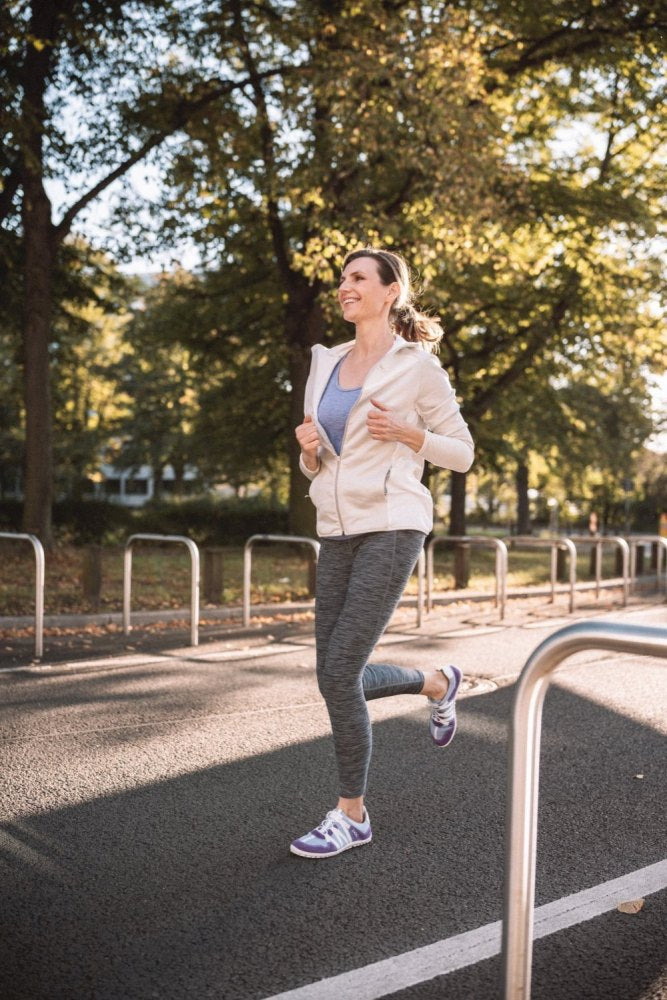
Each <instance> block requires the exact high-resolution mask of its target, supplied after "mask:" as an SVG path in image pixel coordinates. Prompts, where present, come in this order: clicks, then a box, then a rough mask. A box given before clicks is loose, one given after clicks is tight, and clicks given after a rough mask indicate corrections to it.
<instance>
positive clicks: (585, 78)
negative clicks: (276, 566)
mask: <svg viewBox="0 0 667 1000" xmlns="http://www.w3.org/2000/svg"><path fill="white" fill-rule="evenodd" d="M662 28H663V19H662V17H661V14H660V12H657V13H656V12H655V11H645V10H643V9H637V8H632V9H630V8H629V7H628V8H626V7H625V6H623V5H616V4H614V5H612V4H608V5H605V4H598V3H594V2H592V0H591V2H580V3H578V4H575V5H574V6H573V7H572V8H568V10H567V11H566V12H564V11H563V9H562V5H559V4H556V3H553V4H548V5H541V6H540V15H539V18H538V17H537V16H536V14H535V8H534V7H533V5H530V4H524V3H521V4H518V5H517V4H510V3H507V2H498V3H487V2H480V3H477V4H472V5H469V4H463V3H461V4H460V5H455V4H447V5H435V6H433V5H429V6H427V5H421V4H411V5H391V6H390V5H388V4H382V5H377V4H370V3H368V4H366V3H361V4H357V5H355V7H354V9H352V8H347V7H346V6H345V5H342V6H339V7H332V6H331V5H329V4H326V5H325V4H317V3H309V4H302V5H297V6H296V7H294V8H292V7H288V6H287V5H282V4H279V3H276V4H273V5H267V4H262V5H259V4H250V5H241V4H240V3H238V2H230V3H229V4H227V5H225V6H224V8H222V11H221V13H220V14H218V13H214V14H211V16H210V18H209V19H208V21H207V29H206V33H205V35H203V36H202V35H199V36H196V37H195V38H194V39H193V44H194V45H195V46H197V48H198V49H201V48H202V46H203V47H204V48H206V46H207V45H208V46H211V47H212V48H211V49H210V51H211V52H213V51H215V53H216V55H217V57H219V58H223V59H227V60H228V61H229V63H230V64H235V65H237V66H239V67H242V69H243V72H244V73H245V74H246V75H247V79H248V81H249V83H248V86H247V87H245V88H244V89H243V90H239V91H238V92H237V93H236V94H235V95H234V100H233V101H230V102H229V105H228V108H227V112H228V113H227V114H226V115H225V116H224V118H222V119H218V120H213V119H212V118H207V119H200V120H198V121H197V122H196V123H193V127H192V128H189V129H188V132H189V136H190V143H189V145H188V146H187V147H184V149H183V153H182V156H181V157H180V158H179V159H178V160H177V162H176V163H175V166H174V170H173V172H172V181H173V184H174V191H173V193H171V194H170V195H169V197H168V199H167V200H166V202H165V205H164V207H165V209H166V210H167V211H169V207H170V204H171V205H178V208H179V213H181V217H182V207H183V205H184V204H188V205H189V206H190V207H191V209H192V211H193V212H194V211H195V210H199V212H200V217H201V221H200V224H199V229H198V237H199V239H200V240H201V243H202V245H203V246H204V247H205V248H206V252H207V253H209V254H215V255H216V256H218V258H219V259H220V261H221V269H220V276H221V280H222V281H223V283H224V282H225V281H226V282H227V283H228V285H229V286H231V293H230V297H229V299H228V302H227V311H228V313H232V314H233V312H234V309H235V305H236V301H237V299H236V296H235V293H234V290H233V282H234V276H235V275H236V274H238V275H242V282H243V286H244V287H247V286H248V285H250V286H253V287H254V289H255V292H256V293H257V294H266V296H267V297H266V298H265V299H264V304H265V305H266V308H267V313H268V316H270V317H271V321H272V320H273V317H274V316H275V315H276V313H279V314H280V320H279V323H280V330H281V339H282V349H283V350H285V349H286V352H287V354H286V370H285V383H286V384H288V385H289V386H290V388H291V405H290V412H289V419H288V421H287V426H285V427H284V428H283V433H284V434H285V437H286V439H287V440H288V442H289V445H290V465H291V483H292V486H291V497H290V509H291V526H292V529H293V530H295V531H304V530H308V528H309V527H310V526H311V516H312V510H311V508H310V506H309V505H308V504H307V502H306V503H305V505H304V493H305V490H304V486H303V481H302V479H301V476H300V473H298V472H297V470H296V464H297V457H298V456H297V450H296V444H295V442H294V441H293V436H292V432H291V428H292V427H293V426H294V425H295V424H296V423H298V422H299V421H300V419H301V413H302V398H303V388H304V382H305V376H306V372H307V367H308V362H309V351H310V347H311V345H312V344H313V343H314V342H316V341H323V342H329V340H330V339H333V338H336V337H339V336H340V334H341V333H342V330H341V328H340V325H339V324H338V323H337V322H336V321H335V319H334V318H333V316H332V311H331V306H330V301H331V298H330V294H331V290H332V286H333V284H334V281H335V270H336V264H337V263H338V261H339V260H340V257H341V256H342V254H343V252H344V250H345V249H347V248H348V247H349V245H350V242H354V241H355V240H356V241H358V242H359V243H363V242H365V241H367V240H369V241H378V242H382V243H385V244H389V245H392V246H394V247H396V248H398V249H404V250H405V251H406V252H407V255H408V256H409V257H410V258H411V259H412V261H413V262H414V263H415V264H416V265H417V266H418V268H419V270H420V273H421V276H422V279H423V282H424V286H425V290H426V294H427V299H428V300H429V301H430V303H431V304H432V305H433V306H434V308H435V309H436V310H438V311H439V312H440V313H441V314H442V315H443V318H444V319H445V325H446V328H447V339H446V343H445V350H444V352H443V360H444V363H445V365H446V366H447V367H448V368H449V370H450V372H451V374H452V376H453V379H454V382H455V385H456V387H457V389H458V391H459V394H460V396H461V397H462V399H463V402H464V412H465V415H466V417H467V418H468V419H469V420H470V422H471V424H472V425H473V429H474V432H475V434H476V436H477V438H478V440H479V444H480V448H479V452H480V455H481V457H482V460H488V456H489V454H490V453H491V450H492V449H493V447H494V446H495V444H496V440H497V437H498V431H499V429H500V425H499V424H498V422H497V420H495V417H494V412H497V408H498V406H499V402H500V400H502V399H504V398H505V397H506V396H507V395H508V394H511V393H514V392H516V391H519V392H520V389H519V387H520V386H521V384H522V380H524V379H525V378H528V377H529V376H530V373H531V370H532V369H533V368H534V367H535V365H536V363H538V362H540V361H541V360H542V361H545V362H546V361H547V359H551V362H553V364H556V360H557V358H558V354H559V351H561V352H562V351H567V350H575V351H576V350H580V349H581V350H582V351H586V350H589V351H590V352H592V354H591V357H592V356H594V355H595V353H596V351H598V350H599V348H600V343H601V344H602V345H604V343H605V341H606V337H607V333H606V331H603V333H602V341H601V342H600V343H598V341H597V338H598V336H599V333H598V330H597V329H593V328H587V327H586V326H585V325H584V323H585V322H587V320H585V319H584V316H588V314H589V313H590V314H592V312H593V307H594V306H595V305H596V304H597V306H600V305H601V304H604V300H605V299H607V298H608V297H609V296H610V294H611V292H612V289H613V283H614V282H616V281H620V282H621V284H622V285H623V286H624V287H625V285H632V286H635V287H637V286H636V285H635V283H636V282H637V283H638V282H639V281H640V280H641V281H644V280H646V279H649V282H650V283H649V290H648V293H647V294H648V295H651V294H653V293H655V294H656V295H660V294H661V293H660V291H659V287H658V283H657V268H656V264H657V262H656V260H655V255H654V257H653V259H651V252H650V250H648V251H647V250H646V248H645V246H642V245H641V241H642V240H646V238H648V237H650V236H651V234H652V233H653V232H655V218H656V211H657V208H656V204H657V201H658V199H659V198H660V196H661V192H662V190H663V184H662V182H663V180H664V176H663V174H664V171H663V169H662V168H661V167H660V165H659V163H660V161H659V152H660V145H661V142H662V136H663V134H664V126H663V125H662V124H661V123H660V118H659V107H660V103H659V102H660V94H661V92H662V88H663V86H664V83H663V81H662V76H661V73H662V70H661V61H660V58H661V54H662V52H663V51H664V43H663V41H662V38H661V32H662ZM276 50H279V51H280V52H281V53H284V54H285V60H286V61H287V62H289V61H290V60H293V59H295V58H296V53H297V52H299V53H305V55H304V56H303V62H302V69H303V72H302V73H301V74H300V75H299V76H298V77H290V78H287V79H285V78H281V79H272V80H271V81H270V82H268V81H266V79H265V81H264V82H263V80H262V74H263V73H264V71H265V67H266V63H267V59H268V58H269V56H268V55H267V54H268V53H272V52H274V51H276ZM656 56H657V57H658V58H656ZM591 95H593V96H592V98H591ZM577 118H581V119H582V120H583V119H585V120H586V121H587V122H588V123H589V125H590V127H591V128H592V129H593V130H597V131H598V133H599V134H600V135H601V136H603V137H604V143H603V146H602V149H601V150H600V151H599V152H598V151H597V150H596V149H595V148H591V149H590V150H588V151H586V150H583V151H582V150H579V151H577V153H576V154H575V155H574V156H573V157H568V156H565V155H561V153H560V152H559V151H558V146H557V143H558V141H559V131H558V130H559V128H560V127H561V125H562V123H563V122H569V121H571V120H572V119H575V120H576V119H577ZM628 170H630V171H632V176H633V178H637V180H636V181H635V180H633V182H632V183H631V184H630V185H628V183H627V178H628V176H630V175H629V174H628V173H627V171H628ZM639 179H641V180H640V181H639ZM190 217H191V216H189V215H188V216H187V218H188V223H189V219H190ZM178 224H179V220H178V217H177V216H176V214H174V213H173V212H172V213H171V217H170V225H171V226H172V227H174V228H175V229H176V228H177V227H178ZM619 239H624V240H625V241H626V242H627V243H630V244H631V252H630V254H629V258H628V266H627V267H625V266H622V265H621V261H620V255H618V254H617V253H616V250H615V249H614V248H615V246H616V245H617V244H615V243H614V241H617V240H619ZM251 244H255V245H256V247H259V248H261V250H262V251H263V252H262V254H261V255H259V256H257V254H255V263H254V264H249V260H250V258H251V256H252V254H251V253H250V252H249V247H250V245H251ZM615 255H616V260H614V257H615ZM600 263H601V264H602V268H603V276H602V278H600V276H599V275H597V274H596V267H598V266H599V265H600ZM267 266H269V267H270V268H271V271H272V279H271V280H270V281H267V280H266V270H267ZM633 268H634V273H633ZM640 275H641V278H640ZM644 287H645V289H646V285H645V286H644ZM221 307H222V303H221ZM640 307H641V302H640V301H639V299H638V298H637V297H635V306H634V313H633V318H632V321H633V322H636V321H638V320H639V319H640V318H641V317H640V311H639V312H638V310H640ZM631 311H632V310H630V311H629V312H631ZM627 319H628V317H626V318H625V320H624V329H625V330H626V332H627V329H628V325H627V322H626V321H627ZM595 325H596V324H594V326H595ZM599 325H600V324H599V321H597V326H598V327H599ZM642 351H643V347H641V348H640V349H639V350H638V352H637V355H636V356H637V357H638V356H639V354H641V352H642ZM551 362H550V363H551ZM544 367H545V366H544V365H543V366H542V371H544ZM452 493H453V504H452V523H451V526H450V527H451V529H452V530H454V531H455V532H456V533H459V532H462V531H463V530H464V528H465V519H464V499H465V481H464V480H463V479H462V478H461V477H456V476H455V477H454V482H453V487H452Z"/></svg>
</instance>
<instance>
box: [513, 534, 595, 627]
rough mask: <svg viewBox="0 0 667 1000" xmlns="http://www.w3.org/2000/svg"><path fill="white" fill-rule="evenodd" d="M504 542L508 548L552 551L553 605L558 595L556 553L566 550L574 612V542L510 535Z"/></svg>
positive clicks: (575, 561) (575, 569) (575, 575)
mask: <svg viewBox="0 0 667 1000" xmlns="http://www.w3.org/2000/svg"><path fill="white" fill-rule="evenodd" d="M503 541H504V542H505V544H506V545H507V546H508V547H509V546H510V545H523V546H524V547H526V548H534V549H538V548H549V549H551V597H550V602H551V604H553V603H554V600H555V595H556V574H557V565H558V564H557V556H556V552H557V551H558V549H565V551H566V552H567V553H568V555H569V557H570V579H569V592H570V603H569V610H570V612H572V611H573V610H574V591H575V585H576V581H577V550H576V548H575V545H574V542H572V541H571V540H570V539H569V538H533V536H532V535H508V536H507V537H506V538H503Z"/></svg>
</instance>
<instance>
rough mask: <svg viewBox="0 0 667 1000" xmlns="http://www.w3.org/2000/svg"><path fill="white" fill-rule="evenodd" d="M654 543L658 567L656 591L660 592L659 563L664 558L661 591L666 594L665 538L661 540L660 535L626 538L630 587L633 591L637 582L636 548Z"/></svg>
mask: <svg viewBox="0 0 667 1000" xmlns="http://www.w3.org/2000/svg"><path fill="white" fill-rule="evenodd" d="M655 543H657V546H658V565H657V567H656V575H657V579H658V591H659V590H660V563H661V562H662V559H663V556H664V560H665V576H664V580H663V590H664V591H665V593H666V594H667V538H663V536H662V535H628V536H627V544H629V546H630V587H631V588H632V590H634V588H635V582H636V580H637V546H638V545H649V544H651V545H653V544H655Z"/></svg>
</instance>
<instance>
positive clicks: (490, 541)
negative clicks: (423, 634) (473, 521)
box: [426, 535, 507, 621]
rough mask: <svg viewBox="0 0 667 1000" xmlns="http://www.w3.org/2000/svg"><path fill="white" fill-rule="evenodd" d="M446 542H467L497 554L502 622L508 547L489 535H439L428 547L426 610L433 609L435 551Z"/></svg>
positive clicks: (497, 581) (505, 597) (497, 600)
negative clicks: (493, 550) (489, 549)
mask: <svg viewBox="0 0 667 1000" xmlns="http://www.w3.org/2000/svg"><path fill="white" fill-rule="evenodd" d="M444 542H466V543H467V544H468V545H474V546H478V547H479V548H482V547H484V548H492V549H495V553H496V596H495V605H496V607H497V608H498V607H499V608H500V620H501V621H502V619H503V618H504V617H505V603H506V601H507V546H506V545H505V543H504V542H503V541H501V539H499V538H489V537H488V536H487V535H438V536H437V538H432V539H431V541H430V542H429V543H428V545H427V546H426V610H427V612H428V613H429V614H430V612H431V611H432V609H433V549H434V548H435V547H436V545H441V544H443V543H444Z"/></svg>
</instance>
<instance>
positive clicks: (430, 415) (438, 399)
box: [417, 356, 475, 472]
mask: <svg viewBox="0 0 667 1000" xmlns="http://www.w3.org/2000/svg"><path fill="white" fill-rule="evenodd" d="M417 412H418V413H419V415H420V417H421V418H422V420H423V421H424V423H425V425H426V431H425V434H424V443H423V445H422V446H421V448H420V449H419V451H418V452H417V454H418V455H419V457H420V458H424V459H426V460H427V461H428V462H432V463H433V465H437V466H438V467H439V468H441V469H451V471H452V472H467V471H468V469H469V468H470V466H471V465H472V460H473V457H474V454H475V448H474V444H473V440H472V437H471V434H470V431H469V430H468V425H467V424H466V422H465V420H464V419H463V417H462V416H461V410H460V408H459V404H458V403H457V402H456V396H455V394H454V390H453V389H452V386H451V383H450V381H449V376H448V375H447V372H445V371H444V370H443V369H442V368H441V367H440V365H439V364H438V362H437V360H436V358H434V357H433V356H430V357H429V358H428V359H427V361H426V363H425V364H424V365H423V368H422V376H421V384H420V387H419V394H418V397H417Z"/></svg>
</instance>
